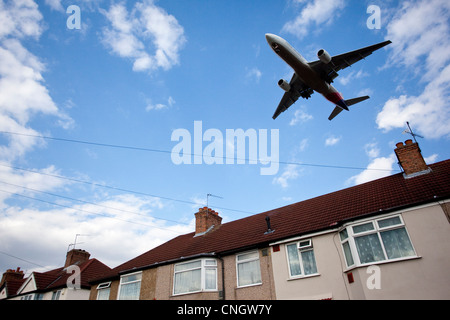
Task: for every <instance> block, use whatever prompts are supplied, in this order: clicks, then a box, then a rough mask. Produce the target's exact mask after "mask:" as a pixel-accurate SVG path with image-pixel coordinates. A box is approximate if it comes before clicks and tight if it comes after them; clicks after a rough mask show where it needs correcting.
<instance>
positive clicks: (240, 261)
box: [236, 250, 262, 288]
mask: <svg viewBox="0 0 450 320" xmlns="http://www.w3.org/2000/svg"><path fill="white" fill-rule="evenodd" d="M248 254H255V255H256V257H253V258H249V259H245V260H239V256H244V255H248ZM254 261H258V264H257V265H258V268H259V277H260V281H259V282H255V283H250V284H243V285H241V284H240V283H239V265H240V264H244V263H249V262H254ZM261 284H262V275H261V262H260V259H259V250H256V251H248V252H242V253H239V254H237V255H236V285H237V287H238V288H245V287H251V286H258V285H261Z"/></svg>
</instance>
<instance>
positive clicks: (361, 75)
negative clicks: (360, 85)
mask: <svg viewBox="0 0 450 320" xmlns="http://www.w3.org/2000/svg"><path fill="white" fill-rule="evenodd" d="M367 76H369V74H368V73H367V72H364V71H363V70H359V71H358V72H355V71H352V72H350V73H349V74H348V75H347V76H346V77H339V78H338V81H339V83H340V84H342V85H343V86H346V85H347V84H349V83H350V82H352V81H353V80H354V79H361V78H364V77H367Z"/></svg>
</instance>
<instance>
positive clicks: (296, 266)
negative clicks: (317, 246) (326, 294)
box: [286, 239, 317, 277]
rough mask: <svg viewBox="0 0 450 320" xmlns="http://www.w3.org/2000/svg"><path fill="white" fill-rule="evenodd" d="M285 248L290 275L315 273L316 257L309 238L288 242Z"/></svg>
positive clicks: (300, 275) (297, 275)
mask: <svg viewBox="0 0 450 320" xmlns="http://www.w3.org/2000/svg"><path fill="white" fill-rule="evenodd" d="M286 250H287V255H288V262H289V274H290V276H291V277H303V276H308V275H311V274H317V266H316V258H315V257H314V249H313V245H312V241H311V239H308V240H301V241H299V242H295V243H291V244H288V245H287V246H286Z"/></svg>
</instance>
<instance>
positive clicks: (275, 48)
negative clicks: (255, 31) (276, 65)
mask: <svg viewBox="0 0 450 320" xmlns="http://www.w3.org/2000/svg"><path fill="white" fill-rule="evenodd" d="M272 48H273V50H275V52H280V47H279V46H278V43H276V42H274V43H272Z"/></svg>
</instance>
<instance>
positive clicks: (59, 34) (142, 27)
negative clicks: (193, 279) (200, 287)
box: [0, 0, 450, 272]
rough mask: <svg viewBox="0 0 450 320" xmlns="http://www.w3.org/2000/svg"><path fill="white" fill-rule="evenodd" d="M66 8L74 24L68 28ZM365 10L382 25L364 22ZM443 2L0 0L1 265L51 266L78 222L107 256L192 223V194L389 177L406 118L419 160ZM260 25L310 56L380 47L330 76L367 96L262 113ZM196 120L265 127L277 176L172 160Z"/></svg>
mask: <svg viewBox="0 0 450 320" xmlns="http://www.w3.org/2000/svg"><path fill="white" fill-rule="evenodd" d="M71 5H76V6H78V7H79V8H80V12H81V19H80V22H81V25H80V29H69V28H68V27H67V24H66V22H67V20H68V18H69V17H70V16H71V14H72V12H69V13H67V12H66V10H67V8H68V7H69V6H71ZM369 5H377V6H379V8H380V9H381V26H380V29H369V28H368V27H367V20H368V19H369V18H370V17H371V13H367V8H368V7H369ZM449 10H450V6H449V4H448V2H447V1H441V0H433V1H419V0H417V1H350V0H335V1H331V0H309V1H308V0H286V1H235V0H231V1H230V0H229V1H206V0H189V1H170V0H167V1H164V0H160V1H152V0H141V1H109V0H95V1H94V0H93V1H87V0H83V1H81V0H78V1H77V0H45V1H44V0H43V1H36V2H35V1H32V0H23V1H9V0H0V21H2V23H1V24H0V131H1V132H2V133H0V143H1V145H0V158H1V159H0V207H1V211H0V267H1V269H2V270H6V269H8V268H15V267H17V266H20V267H22V269H25V270H27V272H30V271H32V270H46V269H49V268H54V267H58V266H60V265H61V264H62V263H63V262H64V257H65V252H66V250H67V248H68V246H69V244H72V243H73V242H74V239H75V236H76V234H80V235H81V236H79V237H78V240H77V241H78V242H83V243H82V244H81V243H80V244H79V245H77V247H82V248H84V249H86V250H88V251H89V252H91V254H92V256H93V257H96V258H98V259H99V260H101V261H103V262H105V263H106V264H108V265H109V266H111V267H115V266H117V265H118V264H120V263H122V262H124V261H126V260H128V259H131V258H133V257H135V256H136V255H138V254H140V253H142V252H145V251H147V250H149V249H151V248H152V247H153V246H156V245H158V244H160V243H162V242H165V241H167V240H169V239H171V238H173V237H175V236H177V235H179V234H183V233H188V232H192V231H193V230H194V220H193V218H194V213H195V212H196V211H197V209H198V208H199V207H201V206H203V205H205V203H206V199H207V194H213V195H217V196H220V197H221V198H217V197H210V198H209V204H210V206H211V207H213V208H214V209H216V210H217V211H219V213H220V214H221V216H222V217H223V218H224V222H226V221H231V220H236V219H240V218H243V217H246V216H248V215H250V214H252V213H260V212H264V211H267V210H271V209H274V208H277V207H280V206H284V205H288V204H291V203H294V202H298V201H302V200H305V199H308V198H311V197H315V196H319V195H322V194H326V193H329V192H333V191H336V190H340V189H343V188H346V187H350V186H353V185H355V184H359V183H364V182H367V181H370V180H373V179H376V178H380V177H382V176H386V175H390V174H395V173H397V172H399V171H398V165H397V163H396V159H395V155H394V153H393V150H394V148H395V144H396V143H397V142H399V141H404V140H406V139H408V138H409V136H408V135H405V134H402V132H403V131H404V130H405V129H406V121H409V122H410V124H411V126H412V127H413V130H414V131H415V132H416V133H418V134H420V135H422V136H423V137H424V138H423V139H420V138H419V143H420V146H421V149H422V151H423V155H424V157H425V158H426V160H427V161H428V162H429V163H433V162H437V161H442V160H446V159H448V158H449V157H450V148H449V137H450V126H448V123H449V120H450V109H449V107H448V106H449V89H450V66H449V60H450V50H449V49H450V38H449V22H448V21H449ZM265 33H274V34H278V35H280V36H282V37H283V38H285V39H286V40H287V41H288V42H290V43H291V44H292V46H293V47H294V48H296V49H297V50H298V51H299V52H300V53H301V54H302V55H303V56H304V57H305V58H306V59H307V60H309V61H313V60H317V57H316V53H317V51H318V50H319V49H321V48H324V49H326V50H327V51H328V52H329V53H330V54H331V55H337V54H341V53H344V52H347V51H351V50H355V49H358V48H361V47H364V46H368V45H371V44H374V43H378V42H381V41H384V40H387V39H390V40H391V41H392V42H393V43H392V44H391V45H390V46H388V47H387V48H384V49H381V50H379V51H377V52H375V53H374V54H373V55H372V56H370V57H368V58H367V59H366V60H363V61H361V62H359V63H357V64H355V65H353V66H352V67H351V68H347V69H346V70H344V71H341V72H340V77H339V78H337V79H336V81H335V83H334V85H335V87H336V88H337V89H338V90H339V91H340V92H341V93H342V94H343V96H344V97H345V98H346V99H349V98H353V97H357V96H360V95H365V94H368V95H370V96H371V99H370V100H368V101H365V102H363V103H361V104H359V105H356V106H354V107H353V108H351V112H343V113H341V115H339V117H337V118H336V119H335V120H333V121H332V122H330V121H328V120H327V118H328V115H329V114H330V113H331V111H332V110H333V108H334V107H333V106H332V105H331V104H329V102H328V101H326V100H325V99H324V98H323V97H322V96H320V95H318V94H314V95H313V96H312V98H311V99H310V100H308V101H306V100H299V101H298V102H297V103H296V104H295V105H293V106H292V107H291V108H290V109H289V110H288V111H286V112H285V113H283V114H282V115H281V116H280V117H279V118H277V120H275V121H274V120H272V114H273V112H274V111H275V108H276V107H277V105H278V102H279V100H280V99H281V97H282V95H283V91H282V90H281V89H280V88H279V87H278V86H277V82H278V80H279V79H280V78H285V79H287V80H290V77H291V76H292V70H291V69H290V68H289V66H287V65H286V64H285V63H284V62H283V61H282V60H280V59H279V58H278V57H277V56H276V55H275V54H274V53H273V51H272V50H271V49H270V47H269V46H268V44H267V42H266V40H265V37H264V35H265ZM195 121H201V123H202V127H203V132H205V131H206V130H208V129H215V130H216V132H221V133H222V134H223V135H225V133H226V130H228V129H243V130H256V131H258V130H267V132H269V136H270V132H271V130H278V132H279V161H280V164H279V170H278V172H277V173H276V174H274V175H261V172H260V169H261V167H262V165H261V164H260V163H259V164H249V163H248V161H247V162H246V164H236V163H235V164H222V165H220V164H211V165H208V164H204V163H203V164H201V165H194V164H191V165H188V164H181V165H175V164H174V163H173V162H172V160H171V156H170V151H171V150H172V149H173V148H174V147H175V146H176V145H177V142H176V141H172V140H171V136H172V133H173V132H174V131H175V130H177V129H185V130H187V131H188V132H190V133H191V135H192V136H193V135H194V122H195ZM6 132H10V133H6ZM11 133H12V134H11ZM19 134H20V135H19ZM49 137H51V138H55V139H48V138H49ZM63 139H64V140H63ZM193 140H194V138H193V137H192V143H193ZM80 142H88V143H80ZM106 145H108V146H106ZM207 145H208V142H204V144H203V147H205V146H207ZM118 146H123V147H126V148H119V147H118ZM130 147H132V148H130ZM133 148H134V149H133ZM155 150H156V151H165V152H155ZM247 150H248V149H247ZM192 151H194V150H192ZM289 163H290V164H289ZM311 165H312V166H311ZM336 167H346V168H336ZM349 168H353V169H349ZM355 168H356V169H355ZM380 169H381V170H380ZM150 195H152V196H150ZM18 258H20V259H22V260H20V259H18ZM24 260H26V261H24Z"/></svg>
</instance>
